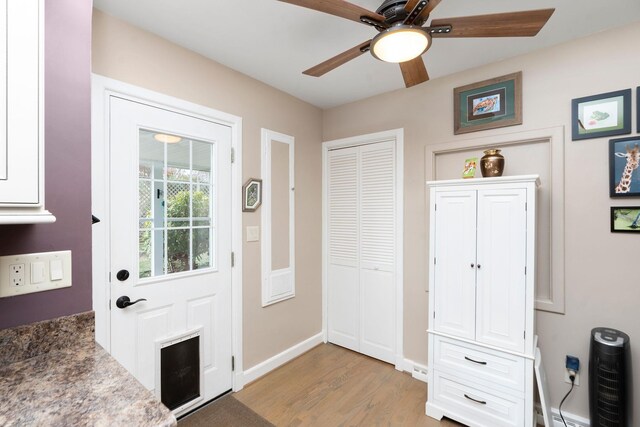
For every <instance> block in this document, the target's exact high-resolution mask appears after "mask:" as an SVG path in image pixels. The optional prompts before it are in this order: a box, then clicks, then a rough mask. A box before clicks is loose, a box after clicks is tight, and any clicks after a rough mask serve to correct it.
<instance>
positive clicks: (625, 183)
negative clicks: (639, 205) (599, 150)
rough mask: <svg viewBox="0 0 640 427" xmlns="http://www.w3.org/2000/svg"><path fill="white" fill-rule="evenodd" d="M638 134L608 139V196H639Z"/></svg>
mask: <svg viewBox="0 0 640 427" xmlns="http://www.w3.org/2000/svg"><path fill="white" fill-rule="evenodd" d="M639 162H640V136H636V137H633V138H618V139H612V140H610V141H609V196H611V197H638V196H640V170H639V169H638V163H639Z"/></svg>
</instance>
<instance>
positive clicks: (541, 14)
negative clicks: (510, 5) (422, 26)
mask: <svg viewBox="0 0 640 427" xmlns="http://www.w3.org/2000/svg"><path fill="white" fill-rule="evenodd" d="M554 11H555V9H540V10H529V11H525V12H510V13H496V14H492V15H476V16H466V17H462V18H443V19H434V20H433V21H431V24H429V25H430V26H431V27H441V26H447V25H450V26H451V32H449V33H445V32H443V33H433V34H431V36H432V37H532V36H535V35H536V34H538V32H539V31H540V30H541V29H542V27H544V24H546V23H547V21H548V20H549V18H551V15H552V14H553V12H554Z"/></svg>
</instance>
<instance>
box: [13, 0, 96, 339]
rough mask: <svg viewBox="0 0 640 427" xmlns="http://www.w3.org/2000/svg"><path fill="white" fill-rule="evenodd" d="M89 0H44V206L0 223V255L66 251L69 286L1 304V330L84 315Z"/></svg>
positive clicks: (87, 294) (87, 286) (87, 297)
mask: <svg viewBox="0 0 640 427" xmlns="http://www.w3.org/2000/svg"><path fill="white" fill-rule="evenodd" d="M91 13H92V1H91V0H46V1H45V204H46V207H47V210H49V211H50V212H51V213H53V214H54V215H55V216H56V218H57V221H56V222H55V223H53V224H42V225H19V226H9V225H0V255H15V254H23V253H32V252H48V251H58V250H71V251H72V255H73V259H72V263H73V276H72V277H73V284H72V287H71V288H65V289H60V290H53V291H47V292H40V293H35V294H30V295H22V296H17V297H10V298H2V299H0V329H3V328H7V327H12V326H17V325H22V324H26V323H31V322H36V321H40V320H45V319H51V318H54V317H59V316H65V315H69V314H74V313H79V312H82V311H87V310H91V179H90V178H91V171H90V167H91V151H90V149H91V110H90V106H91V85H90V72H91Z"/></svg>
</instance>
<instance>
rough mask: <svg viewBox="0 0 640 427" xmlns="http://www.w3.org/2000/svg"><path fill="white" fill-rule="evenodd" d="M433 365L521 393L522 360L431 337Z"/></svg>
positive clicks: (522, 382)
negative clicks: (432, 341)
mask: <svg viewBox="0 0 640 427" xmlns="http://www.w3.org/2000/svg"><path fill="white" fill-rule="evenodd" d="M433 338H434V362H435V366H440V367H441V368H443V369H447V370H449V371H452V370H453V371H454V372H456V373H458V374H459V375H462V376H465V375H473V376H475V377H478V378H479V379H482V380H487V381H490V382H491V383H492V384H498V385H501V386H504V387H509V388H512V389H514V390H518V391H521V392H524V369H525V363H524V359H523V358H522V357H518V356H513V355H511V354H508V353H502V352H499V351H494V350H489V349H486V348H484V347H479V346H475V345H473V344H468V343H465V342H460V341H456V340H452V339H448V338H443V337H440V336H437V335H436V336H434V337H433Z"/></svg>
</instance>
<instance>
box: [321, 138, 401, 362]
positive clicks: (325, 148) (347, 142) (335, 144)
mask: <svg viewBox="0 0 640 427" xmlns="http://www.w3.org/2000/svg"><path fill="white" fill-rule="evenodd" d="M390 140H393V141H395V145H396V188H395V191H396V195H397V198H396V219H397V221H396V274H395V284H396V364H395V367H396V369H397V370H399V371H402V370H403V368H404V363H405V361H404V347H403V335H404V313H403V311H404V310H403V307H404V301H403V294H404V129H402V128H401V129H393V130H388V131H383V132H376V133H370V134H367V135H358V136H353V137H349V138H342V139H336V140H333V141H326V142H323V143H322V335H323V340H324V342H325V343H326V342H328V325H327V322H328V310H329V305H328V302H327V277H328V268H329V263H328V257H327V250H328V243H327V242H328V236H327V232H328V230H329V227H328V218H329V215H328V211H327V207H328V191H327V190H328V183H327V179H328V177H329V174H328V161H327V160H328V156H329V150H332V149H336V148H346V147H355V146H358V145H368V144H375V143H377V142H384V141H390Z"/></svg>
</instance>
